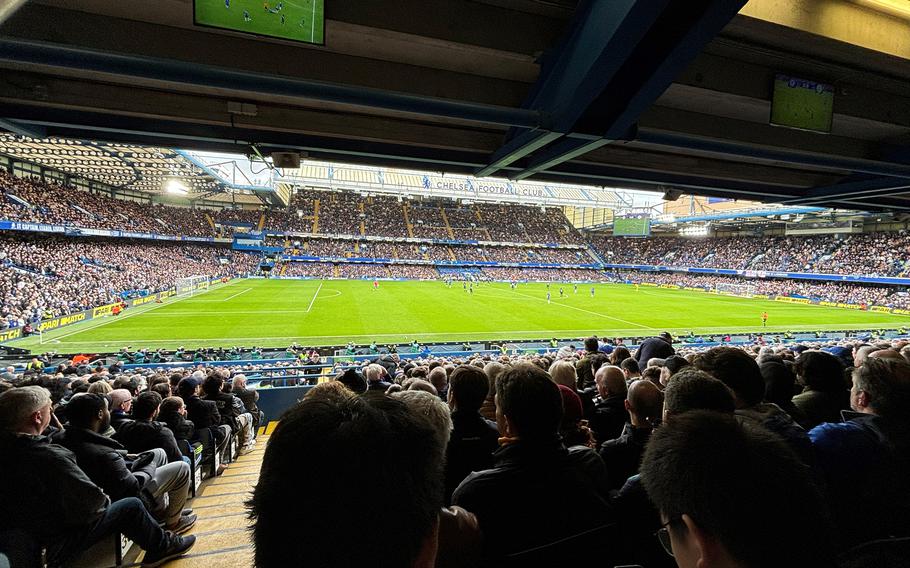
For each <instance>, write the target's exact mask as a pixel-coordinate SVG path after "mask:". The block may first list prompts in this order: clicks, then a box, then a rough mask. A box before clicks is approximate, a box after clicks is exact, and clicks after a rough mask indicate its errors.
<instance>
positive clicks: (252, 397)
mask: <svg viewBox="0 0 910 568" xmlns="http://www.w3.org/2000/svg"><path fill="white" fill-rule="evenodd" d="M231 392H233V393H234V396H236V397H237V398H239V399H240V402H242V403H243V406H244V408H246V409H247V411H248V412H249V413H250V414H252V415H253V418H254V419H256V420H257V421H258V420H259V406H258V405H257V404H256V401H258V400H259V392H258V391H257V390H256V389H238V388H237V387H234V388H233V389H232V391H231Z"/></svg>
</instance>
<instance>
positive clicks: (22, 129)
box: [0, 118, 47, 139]
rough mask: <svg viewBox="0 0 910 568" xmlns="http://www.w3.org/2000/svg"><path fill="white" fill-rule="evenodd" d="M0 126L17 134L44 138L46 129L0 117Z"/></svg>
mask: <svg viewBox="0 0 910 568" xmlns="http://www.w3.org/2000/svg"><path fill="white" fill-rule="evenodd" d="M0 128H2V129H3V130H6V131H8V132H12V133H13V134H16V135H17V136H25V137H27V138H39V139H40V138H45V137H46V136H47V130H46V129H44V128H41V127H40V126H33V125H29V124H23V123H21V122H19V121H17V120H11V119H6V118H0Z"/></svg>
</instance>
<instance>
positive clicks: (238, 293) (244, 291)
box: [221, 288, 252, 302]
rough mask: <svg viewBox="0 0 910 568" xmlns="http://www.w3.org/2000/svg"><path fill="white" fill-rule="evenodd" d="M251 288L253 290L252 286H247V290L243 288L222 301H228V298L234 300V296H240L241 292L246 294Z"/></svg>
mask: <svg viewBox="0 0 910 568" xmlns="http://www.w3.org/2000/svg"><path fill="white" fill-rule="evenodd" d="M250 290H252V288H247V289H245V290H241V291H240V292H237V293H236V294H232V295H230V296H228V297H227V298H225V299H223V300H221V301H222V302H227V301H228V300H233V299H234V298H236V297H237V296H239V295H240V294H246V293H247V292H249V291H250Z"/></svg>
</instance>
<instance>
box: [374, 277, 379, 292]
mask: <svg viewBox="0 0 910 568" xmlns="http://www.w3.org/2000/svg"><path fill="white" fill-rule="evenodd" d="M376 290H379V280H373V291H374V292H375V291H376Z"/></svg>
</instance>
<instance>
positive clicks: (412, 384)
mask: <svg viewBox="0 0 910 568" xmlns="http://www.w3.org/2000/svg"><path fill="white" fill-rule="evenodd" d="M392 386H393V387H394V386H398V385H392ZM401 387H402V388H403V389H404V390H419V391H425V392H428V393H430V394H433V395H435V396H439V391H438V390H436V387H434V386H433V383H431V382H430V381H425V380H423V379H405V380H404V381H403V382H402V383H401Z"/></svg>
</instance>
